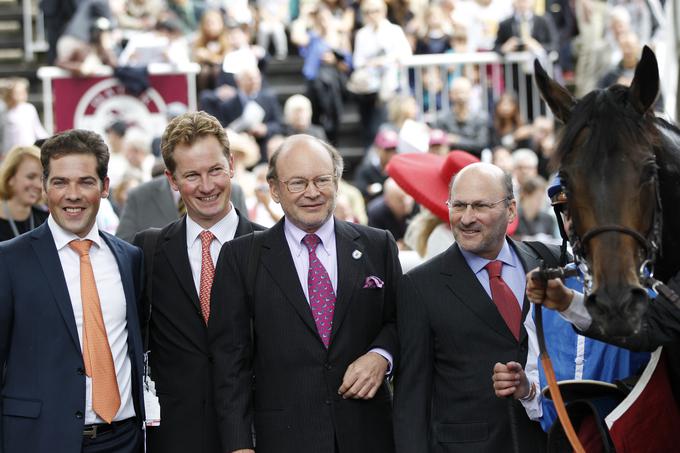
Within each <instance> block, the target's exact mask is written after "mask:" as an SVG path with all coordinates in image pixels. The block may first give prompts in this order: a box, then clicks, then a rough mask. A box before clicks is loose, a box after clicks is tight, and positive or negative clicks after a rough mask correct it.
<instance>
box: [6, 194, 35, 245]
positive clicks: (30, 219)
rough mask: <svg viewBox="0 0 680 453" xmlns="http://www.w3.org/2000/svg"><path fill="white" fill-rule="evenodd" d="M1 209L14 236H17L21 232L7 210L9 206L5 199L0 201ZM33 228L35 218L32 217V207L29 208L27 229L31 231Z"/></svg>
mask: <svg viewBox="0 0 680 453" xmlns="http://www.w3.org/2000/svg"><path fill="white" fill-rule="evenodd" d="M2 209H3V211H4V213H5V217H7V221H8V222H9V227H10V228H11V229H12V233H14V237H17V236H19V234H21V233H19V229H18V228H17V224H16V223H15V222H14V219H13V218H12V214H10V212H9V206H8V205H7V202H6V201H3V202H2ZM33 228H35V219H33V209H31V215H30V216H29V217H28V231H31V230H32V229H33Z"/></svg>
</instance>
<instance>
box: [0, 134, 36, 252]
mask: <svg viewBox="0 0 680 453" xmlns="http://www.w3.org/2000/svg"><path fill="white" fill-rule="evenodd" d="M41 182H42V165H41V164H40V150H39V149H38V148H37V147H35V146H21V147H15V148H12V149H11V150H10V152H9V153H7V156H6V157H5V160H3V161H2V165H0V241H6V240H8V239H12V238H14V237H17V236H19V235H20V234H23V233H26V232H27V231H30V230H32V229H34V228H36V227H37V226H39V225H40V224H42V223H43V222H44V221H45V220H46V219H47V216H48V213H47V211H45V210H43V209H40V208H39V207H38V204H39V203H40V202H41V200H42V184H41Z"/></svg>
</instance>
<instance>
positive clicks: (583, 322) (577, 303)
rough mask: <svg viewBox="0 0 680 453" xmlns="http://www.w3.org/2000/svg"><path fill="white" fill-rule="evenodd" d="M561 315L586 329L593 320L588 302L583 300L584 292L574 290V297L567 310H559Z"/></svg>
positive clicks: (579, 328) (581, 329) (579, 327)
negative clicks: (587, 307)
mask: <svg viewBox="0 0 680 453" xmlns="http://www.w3.org/2000/svg"><path fill="white" fill-rule="evenodd" d="M558 313H559V314H560V316H561V317H562V318H564V319H566V320H567V321H569V322H570V323H572V324H573V325H574V326H576V328H577V329H578V330H580V331H582V332H583V331H586V330H588V328H589V327H590V324H591V323H592V322H593V318H591V317H590V313H588V309H586V304H585V302H584V300H583V293H580V292H578V291H574V297H573V299H572V300H571V303H570V304H569V307H567V309H566V310H564V311H560V312H558Z"/></svg>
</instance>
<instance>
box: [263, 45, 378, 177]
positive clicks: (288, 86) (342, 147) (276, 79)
mask: <svg viewBox="0 0 680 453" xmlns="http://www.w3.org/2000/svg"><path fill="white" fill-rule="evenodd" d="M266 78H267V81H268V83H269V86H270V87H271V88H272V90H273V91H274V92H275V93H276V95H277V96H278V99H279V102H280V103H281V106H282V107H283V104H284V103H285V102H286V99H288V98H289V97H290V96H292V95H294V94H303V95H304V94H305V90H306V87H305V80H304V77H303V76H302V58H301V57H299V56H297V55H293V54H291V55H289V56H288V58H287V59H286V60H284V61H276V60H274V59H272V60H271V61H270V62H269V63H268V65H267V73H266ZM338 151H340V154H341V155H342V157H343V159H344V161H345V177H346V178H347V179H349V180H351V179H352V176H353V175H354V169H355V168H356V167H357V165H358V164H359V163H360V162H361V159H362V158H363V156H364V150H363V147H362V146H361V125H360V122H359V111H358V110H357V107H356V105H355V103H354V102H353V101H352V100H351V99H349V100H347V101H346V102H345V104H344V112H343V115H342V120H341V124H340V132H339V134H338Z"/></svg>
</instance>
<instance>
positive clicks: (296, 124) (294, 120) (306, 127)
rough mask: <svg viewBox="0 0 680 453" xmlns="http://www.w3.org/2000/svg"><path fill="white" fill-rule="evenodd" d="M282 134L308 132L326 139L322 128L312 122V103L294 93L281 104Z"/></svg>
mask: <svg viewBox="0 0 680 453" xmlns="http://www.w3.org/2000/svg"><path fill="white" fill-rule="evenodd" d="M282 132H283V135H294V134H308V135H311V136H313V137H316V138H319V139H321V140H324V141H325V140H327V138H326V133H325V132H324V130H323V129H322V128H321V127H320V126H317V125H315V124H312V103H311V102H310V101H309V99H307V98H306V97H305V96H303V95H301V94H294V95H292V96H291V97H289V98H288V99H287V100H286V103H285V104H284V106H283V128H282Z"/></svg>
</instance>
